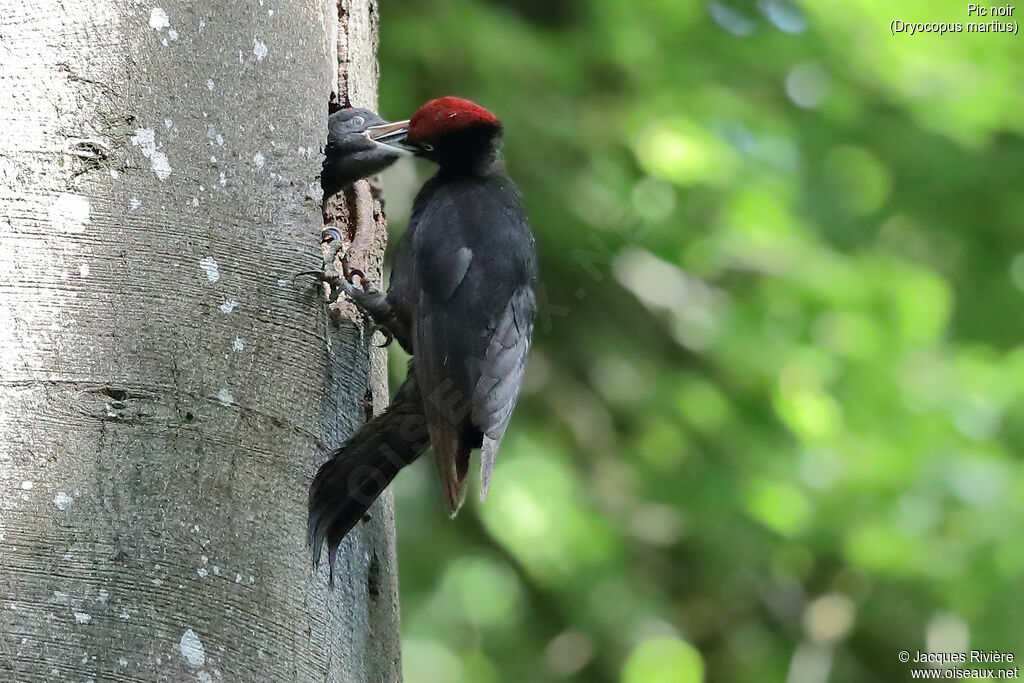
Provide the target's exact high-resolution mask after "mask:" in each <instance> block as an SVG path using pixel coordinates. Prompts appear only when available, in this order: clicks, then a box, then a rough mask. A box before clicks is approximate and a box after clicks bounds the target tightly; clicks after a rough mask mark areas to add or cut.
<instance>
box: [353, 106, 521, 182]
mask: <svg viewBox="0 0 1024 683" xmlns="http://www.w3.org/2000/svg"><path fill="white" fill-rule="evenodd" d="M367 134H368V135H369V137H370V139H371V140H374V141H375V142H378V143H380V144H383V145H386V146H389V147H399V148H402V149H405V150H408V151H410V152H412V153H413V154H416V155H417V156H422V157H425V158H427V159H430V160H431V161H434V162H436V163H438V164H440V165H441V166H442V167H444V168H456V167H459V166H466V167H478V166H479V165H480V163H481V162H486V161H489V160H490V159H493V157H494V155H495V152H496V151H497V145H498V139H499V138H500V137H501V122H500V121H498V118H497V117H496V116H495V115H494V114H492V113H491V112H489V111H487V110H486V109H484V108H483V107H481V106H480V105H478V104H475V103H473V102H470V101H469V100H464V99H462V98H460V97H439V98H437V99H436V100H430V101H429V102H427V103H426V104H424V105H423V106H422V107H420V108H419V109H418V110H417V111H416V113H415V114H413V116H412V118H411V119H409V120H408V121H397V122H395V123H390V124H385V125H382V126H372V127H371V128H369V129H367Z"/></svg>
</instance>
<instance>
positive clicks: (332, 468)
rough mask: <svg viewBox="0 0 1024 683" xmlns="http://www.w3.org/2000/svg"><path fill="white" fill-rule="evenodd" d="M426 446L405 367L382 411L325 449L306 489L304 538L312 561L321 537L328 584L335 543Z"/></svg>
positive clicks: (411, 381) (416, 395)
mask: <svg viewBox="0 0 1024 683" xmlns="http://www.w3.org/2000/svg"><path fill="white" fill-rule="evenodd" d="M429 445H430V438H429V436H428V434H427V426H426V418H425V417H424V416H423V405H422V401H421V399H420V392H419V390H418V389H417V388H416V386H415V378H414V375H413V373H411V372H410V374H409V379H408V380H406V382H405V384H403V385H402V388H401V389H400V390H399V392H398V395H397V396H395V400H394V401H393V402H392V403H391V405H390V406H389V407H388V409H387V410H385V411H384V412H383V413H381V414H380V415H378V416H377V417H375V418H373V419H372V420H370V421H369V422H367V423H366V424H365V425H363V426H362V428H360V430H359V431H358V432H356V434H355V435H354V436H353V437H352V438H351V439H349V440H348V441H347V442H346V443H345V444H344V445H342V446H341V447H340V448H338V449H337V450H336V451H334V452H333V453H332V454H331V457H330V459H329V460H328V461H327V462H325V463H324V464H323V465H322V466H321V467H320V470H319V471H318V472H317V473H316V477H314V478H313V483H312V485H311V486H310V488H309V521H308V524H307V540H308V542H309V544H310V545H311V546H312V549H313V563H314V565H315V564H317V563H318V562H319V560H320V552H321V549H322V548H323V544H324V541H326V542H327V558H328V563H329V565H330V578H331V584H332V585H333V584H334V560H335V555H336V554H337V552H338V545H339V544H340V543H341V541H342V539H343V538H344V537H345V535H346V534H347V533H348V532H349V531H350V530H351V529H352V527H353V526H355V524H356V523H357V522H358V521H359V520H360V519H361V518H362V517H363V515H364V514H365V513H366V510H367V509H369V507H370V505H372V504H373V501H375V500H377V497H378V496H380V494H381V493H382V492H383V491H384V489H385V488H387V485H388V484H389V483H391V480H392V479H394V478H395V475H396V474H398V471H399V470H401V469H402V468H403V467H405V466H406V465H408V464H409V463H411V462H412V461H413V460H415V459H416V458H418V457H419V456H420V455H422V454H423V452H424V451H425V450H427V447H428V446H429Z"/></svg>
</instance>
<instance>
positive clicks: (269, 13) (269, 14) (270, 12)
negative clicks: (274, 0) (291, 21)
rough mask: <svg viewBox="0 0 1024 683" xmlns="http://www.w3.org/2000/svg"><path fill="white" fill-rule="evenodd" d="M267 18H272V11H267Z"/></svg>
mask: <svg viewBox="0 0 1024 683" xmlns="http://www.w3.org/2000/svg"><path fill="white" fill-rule="evenodd" d="M267 16H268V17H272V16H274V10H272V9H268V10H267Z"/></svg>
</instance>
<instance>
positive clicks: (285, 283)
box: [277, 280, 291, 287]
mask: <svg viewBox="0 0 1024 683" xmlns="http://www.w3.org/2000/svg"><path fill="white" fill-rule="evenodd" d="M290 282H291V281H290V280H278V281H277V286H278V287H287V286H288V285H289V283H290Z"/></svg>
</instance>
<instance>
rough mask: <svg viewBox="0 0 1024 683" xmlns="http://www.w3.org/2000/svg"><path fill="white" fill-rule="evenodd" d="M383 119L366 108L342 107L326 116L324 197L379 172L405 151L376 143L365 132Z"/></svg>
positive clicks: (321, 176) (322, 180) (323, 174)
mask: <svg viewBox="0 0 1024 683" xmlns="http://www.w3.org/2000/svg"><path fill="white" fill-rule="evenodd" d="M385 124H387V122H386V121H385V120H384V119H382V118H381V117H380V116H378V115H377V114H375V113H373V112H372V111H369V110H368V109H342V110H340V111H336V112H334V113H333V114H331V115H330V117H328V119H327V147H326V149H325V150H324V156H325V158H324V168H323V172H322V173H321V175H320V181H321V185H322V186H323V190H324V197H325V199H326V198H327V197H329V196H331V195H333V194H335V193H337V192H338V191H339V190H341V189H342V188H343V187H346V186H348V185H351V184H352V183H354V182H355V181H356V180H359V179H360V178H365V177H367V176H371V175H373V174H375V173H379V172H380V171H383V170H384V169H385V168H387V167H388V166H389V165H390V164H391V163H393V162H394V161H395V160H396V159H398V157H400V156H402V155H403V154H408V152H406V151H404V150H401V149H397V148H394V147H388V146H387V145H382V144H378V143H377V142H375V141H373V140H371V139H370V137H369V136H368V135H367V132H366V131H367V129H369V128H370V127H371V126H380V125H385Z"/></svg>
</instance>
